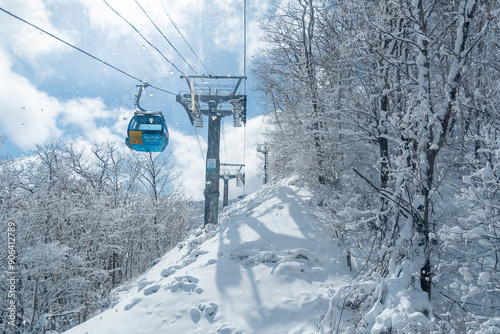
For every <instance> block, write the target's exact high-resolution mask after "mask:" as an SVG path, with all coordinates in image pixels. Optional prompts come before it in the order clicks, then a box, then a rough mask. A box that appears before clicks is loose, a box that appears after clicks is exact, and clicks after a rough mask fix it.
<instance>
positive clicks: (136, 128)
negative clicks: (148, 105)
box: [125, 114, 168, 152]
mask: <svg viewBox="0 0 500 334" xmlns="http://www.w3.org/2000/svg"><path fill="white" fill-rule="evenodd" d="M125 142H126V144H127V146H128V147H129V148H131V149H133V150H134V151H139V152H163V151H164V150H165V147H167V145H168V129H167V125H166V123H165V119H164V118H163V115H162V114H136V115H134V117H132V119H131V120H130V123H129V124H128V129H127V138H126V140H125Z"/></svg>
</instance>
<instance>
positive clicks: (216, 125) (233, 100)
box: [176, 75, 247, 226]
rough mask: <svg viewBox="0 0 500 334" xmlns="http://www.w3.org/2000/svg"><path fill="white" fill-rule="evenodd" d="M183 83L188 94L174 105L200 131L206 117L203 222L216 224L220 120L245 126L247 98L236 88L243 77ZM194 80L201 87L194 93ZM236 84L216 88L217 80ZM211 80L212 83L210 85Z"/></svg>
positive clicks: (190, 79)
mask: <svg viewBox="0 0 500 334" xmlns="http://www.w3.org/2000/svg"><path fill="white" fill-rule="evenodd" d="M181 79H185V80H186V82H187V84H188V87H189V93H185V94H182V93H179V94H178V95H177V98H176V100H177V102H178V103H180V104H181V105H182V106H183V107H184V109H185V110H186V112H187V114H188V117H189V119H190V121H191V124H193V125H195V126H196V127H203V118H202V116H207V117H208V147H207V158H206V172H205V191H204V195H205V222H204V226H205V225H207V224H214V225H215V224H217V221H218V219H219V196H220V192H219V178H220V157H219V148H220V129H221V119H222V118H223V117H227V116H233V122H234V126H236V127H241V125H242V124H243V125H245V124H246V105H247V97H246V95H244V94H238V88H239V87H240V84H241V81H242V80H244V79H246V77H245V76H229V75H228V76H217V75H215V76H214V75H201V76H195V75H193V76H185V75H183V76H181ZM194 79H202V81H203V85H196V89H197V91H196V92H195V84H194V81H193V80H194ZM227 79H231V80H233V81H234V80H236V84H235V85H234V87H231V89H227V88H222V89H221V88H220V87H218V86H217V83H218V80H227ZM213 80H216V83H214V81H213Z"/></svg>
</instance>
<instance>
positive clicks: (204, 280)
mask: <svg viewBox="0 0 500 334" xmlns="http://www.w3.org/2000/svg"><path fill="white" fill-rule="evenodd" d="M310 199H311V195H310V193H309V192H308V191H306V190H305V189H300V188H298V187H296V186H294V185H293V182H292V181H287V182H283V183H281V184H278V185H274V186H267V187H264V188H263V189H262V190H260V191H259V192H257V193H255V194H253V195H251V196H248V197H247V198H246V199H244V200H242V201H240V202H238V203H236V204H234V205H233V206H232V207H231V208H230V209H229V210H228V211H227V212H225V213H224V214H223V215H221V219H220V224H219V226H215V227H214V226H211V227H210V228H208V229H206V230H200V231H198V232H197V233H194V234H193V235H192V236H191V237H190V238H188V239H187V240H186V241H185V242H184V243H182V244H180V245H179V246H178V247H177V248H175V249H174V250H172V251H170V252H169V253H167V254H166V255H165V256H164V257H163V258H162V259H161V261H160V262H159V263H158V264H157V265H155V266H154V267H153V268H151V270H149V271H148V272H147V273H145V274H144V275H142V276H140V277H138V278H137V279H136V280H134V281H133V282H131V283H129V284H127V285H125V286H123V287H122V288H121V289H119V290H117V291H118V292H116V293H117V297H116V300H117V302H116V304H115V305H114V306H113V307H112V308H110V309H109V310H107V311H105V312H103V313H101V314H100V315H98V316H96V317H94V318H92V319H90V320H89V321H87V322H86V323H83V324H81V325H80V326H77V327H75V328H73V329H72V330H70V331H68V332H67V333H79V334H80V333H81V334H83V333H88V334H91V333H103V334H112V333H120V334H124V333H131V334H132V333H133V334H138V333H176V334H186V333H204V334H205V333H227V334H229V333H315V332H316V330H317V326H318V324H319V323H320V321H321V317H322V315H323V314H324V313H325V312H326V310H327V309H328V303H329V300H330V296H331V293H332V292H333V291H334V290H337V289H338V288H339V287H341V286H343V285H345V284H346V283H347V282H348V281H349V279H350V273H349V271H348V269H347V267H346V266H345V264H344V259H345V257H344V256H342V254H340V250H339V249H337V248H336V247H335V245H334V244H333V243H332V242H331V241H329V238H328V235H327V234H326V233H325V232H323V231H322V228H321V224H320V223H319V222H318V221H317V220H316V219H315V218H314V216H313V215H311V214H310V213H309V212H310V210H311V207H310Z"/></svg>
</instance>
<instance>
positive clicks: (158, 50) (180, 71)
mask: <svg viewBox="0 0 500 334" xmlns="http://www.w3.org/2000/svg"><path fill="white" fill-rule="evenodd" d="M102 1H103V2H104V3H105V4H106V5H107V6H108V7H109V8H110V9H111V10H112V11H113V12H114V13H115V14H116V15H118V17H120V18H121V19H122V20H123V21H125V22H126V23H127V24H128V25H129V26H130V27H131V28H132V29H134V31H135V32H136V33H138V34H139V36H141V37H142V39H143V40H144V41H145V42H146V43H148V44H149V45H150V46H151V47H152V48H153V49H155V50H156V51H157V52H158V53H159V54H160V55H161V56H162V57H163V59H165V60H166V61H167V62H168V63H169V64H170V65H172V66H173V67H174V68H175V69H176V70H177V71H178V72H179V73H181V74H182V75H184V76H186V77H189V76H188V75H186V73H184V72H183V71H182V70H181V69H180V68H179V67H177V66H176V65H175V64H174V63H173V62H171V61H170V60H169V59H168V58H167V57H166V56H165V55H164V54H163V52H161V51H160V49H158V48H157V47H156V46H154V45H153V44H152V43H151V42H150V41H148V39H147V38H146V37H144V35H143V34H141V32H140V31H139V30H138V29H137V28H136V27H135V26H134V25H133V24H132V23H130V22H129V21H128V20H127V19H126V18H124V17H123V16H122V15H121V14H120V13H118V12H117V11H116V10H115V9H114V8H113V7H112V6H111V5H110V4H109V3H108V2H107V1H106V0H102ZM197 86H198V85H197ZM198 87H199V86H198ZM176 95H177V94H176Z"/></svg>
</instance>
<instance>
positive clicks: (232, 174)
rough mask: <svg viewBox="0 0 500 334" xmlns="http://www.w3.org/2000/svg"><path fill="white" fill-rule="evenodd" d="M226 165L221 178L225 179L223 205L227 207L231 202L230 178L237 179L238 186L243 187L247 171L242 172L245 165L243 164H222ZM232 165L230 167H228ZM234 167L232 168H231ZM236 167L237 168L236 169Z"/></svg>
mask: <svg viewBox="0 0 500 334" xmlns="http://www.w3.org/2000/svg"><path fill="white" fill-rule="evenodd" d="M220 165H221V166H222V167H225V168H224V170H223V171H222V172H221V175H220V178H221V179H222V180H224V193H223V195H222V207H223V208H225V207H226V206H228V204H229V180H231V179H236V186H237V187H243V185H244V184H245V173H243V172H242V169H243V167H245V165H242V164H224V163H222V164H220ZM227 167H230V168H227ZM231 167H232V168H231ZM235 168H236V169H235Z"/></svg>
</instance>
